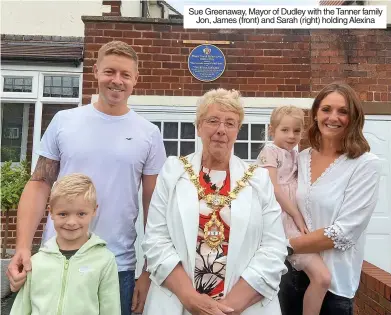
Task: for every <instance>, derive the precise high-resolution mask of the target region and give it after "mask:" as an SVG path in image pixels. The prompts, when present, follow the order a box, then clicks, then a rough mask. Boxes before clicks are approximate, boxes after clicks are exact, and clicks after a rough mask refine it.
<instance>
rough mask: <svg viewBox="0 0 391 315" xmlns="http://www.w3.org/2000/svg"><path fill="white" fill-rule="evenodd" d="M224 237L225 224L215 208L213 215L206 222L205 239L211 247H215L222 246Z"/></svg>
mask: <svg viewBox="0 0 391 315" xmlns="http://www.w3.org/2000/svg"><path fill="white" fill-rule="evenodd" d="M224 239H225V237H224V224H223V223H222V222H221V221H220V220H219V219H218V218H217V216H216V211H215V210H214V211H213V213H212V217H211V218H210V220H209V221H208V222H206V224H205V227H204V240H205V242H206V243H207V244H208V245H209V247H210V248H212V249H215V248H217V247H219V246H220V244H221V243H222V242H223V241H224Z"/></svg>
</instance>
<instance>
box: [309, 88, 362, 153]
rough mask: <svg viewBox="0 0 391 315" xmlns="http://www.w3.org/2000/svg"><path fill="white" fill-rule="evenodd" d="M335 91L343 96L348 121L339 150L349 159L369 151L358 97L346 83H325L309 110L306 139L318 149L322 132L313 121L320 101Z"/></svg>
mask: <svg viewBox="0 0 391 315" xmlns="http://www.w3.org/2000/svg"><path fill="white" fill-rule="evenodd" d="M333 92H337V93H339V94H341V95H342V96H343V97H344V98H345V102H346V106H347V107H348V116H349V123H348V126H347V127H346V131H345V134H344V136H343V138H342V145H341V152H340V153H346V154H347V156H348V157H349V158H351V159H354V158H357V157H359V156H361V155H362V154H363V153H365V152H369V151H370V146H369V144H368V141H367V140H366V139H365V137H364V134H363V128H364V120H365V118H364V110H363V107H362V104H361V101H360V99H359V98H358V96H357V94H356V93H355V92H354V90H353V89H352V88H351V87H350V86H349V85H347V84H346V83H337V82H336V83H331V84H328V85H326V86H325V87H324V88H323V89H322V90H321V91H320V92H319V94H318V95H317V96H316V97H315V100H314V102H313V104H312V108H311V110H310V127H309V129H308V140H309V142H310V145H311V147H313V148H315V149H316V150H319V148H320V142H321V139H322V134H321V133H320V130H319V127H318V123H317V121H315V117H316V114H317V112H318V110H319V107H320V103H321V102H322V100H323V99H324V98H325V97H326V96H327V95H329V94H330V93H333Z"/></svg>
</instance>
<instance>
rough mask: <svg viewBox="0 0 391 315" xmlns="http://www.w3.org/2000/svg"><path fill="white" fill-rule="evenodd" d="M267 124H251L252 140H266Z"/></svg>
mask: <svg viewBox="0 0 391 315" xmlns="http://www.w3.org/2000/svg"><path fill="white" fill-rule="evenodd" d="M265 139H266V134H265V125H260V124H253V125H251V140H258V141H259V140H265Z"/></svg>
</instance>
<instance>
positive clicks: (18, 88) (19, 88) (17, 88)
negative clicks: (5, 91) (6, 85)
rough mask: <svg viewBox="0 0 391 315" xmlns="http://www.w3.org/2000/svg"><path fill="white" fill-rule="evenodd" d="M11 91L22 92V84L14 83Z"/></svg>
mask: <svg viewBox="0 0 391 315" xmlns="http://www.w3.org/2000/svg"><path fill="white" fill-rule="evenodd" d="M12 92H23V86H22V85H14V88H13V89H12Z"/></svg>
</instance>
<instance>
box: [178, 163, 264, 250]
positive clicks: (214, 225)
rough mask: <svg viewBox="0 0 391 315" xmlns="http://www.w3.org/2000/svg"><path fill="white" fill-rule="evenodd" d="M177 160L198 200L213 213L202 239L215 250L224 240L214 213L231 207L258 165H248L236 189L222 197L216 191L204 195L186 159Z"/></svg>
mask: <svg viewBox="0 0 391 315" xmlns="http://www.w3.org/2000/svg"><path fill="white" fill-rule="evenodd" d="M179 159H180V160H181V162H182V163H183V165H184V168H185V170H186V172H187V173H188V174H189V176H190V181H191V182H192V183H193V184H194V186H195V187H196V189H197V193H198V196H199V198H200V199H203V200H204V201H205V202H206V204H207V205H208V206H209V207H210V208H211V209H212V211H213V212H212V216H211V218H210V220H209V221H208V222H207V223H206V224H205V227H204V239H205V241H206V243H207V244H208V245H209V246H210V247H211V248H212V249H215V248H217V247H218V246H219V245H220V244H221V243H222V242H223V241H224V238H225V237H224V225H223V223H222V222H221V221H220V220H219V219H218V217H217V215H216V212H217V211H218V210H220V209H221V208H223V207H224V206H231V202H232V200H234V199H236V196H237V195H238V193H239V192H240V191H241V190H242V189H243V188H244V187H246V185H247V183H248V180H249V179H250V178H251V177H252V176H253V175H254V173H253V172H254V170H255V169H256V168H257V167H258V165H257V164H252V165H250V167H249V168H248V170H247V171H246V172H245V173H244V175H243V177H242V178H241V179H240V180H238V181H237V182H236V183H237V185H236V187H235V188H234V189H232V190H231V191H230V192H229V193H228V196H222V195H220V194H219V192H216V191H215V193H213V194H205V191H204V190H205V188H204V187H202V186H201V184H200V181H199V178H198V176H197V175H196V174H195V173H194V170H193V166H192V165H191V164H190V163H189V161H188V160H187V158H186V157H184V156H181V157H180V158H179Z"/></svg>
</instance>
